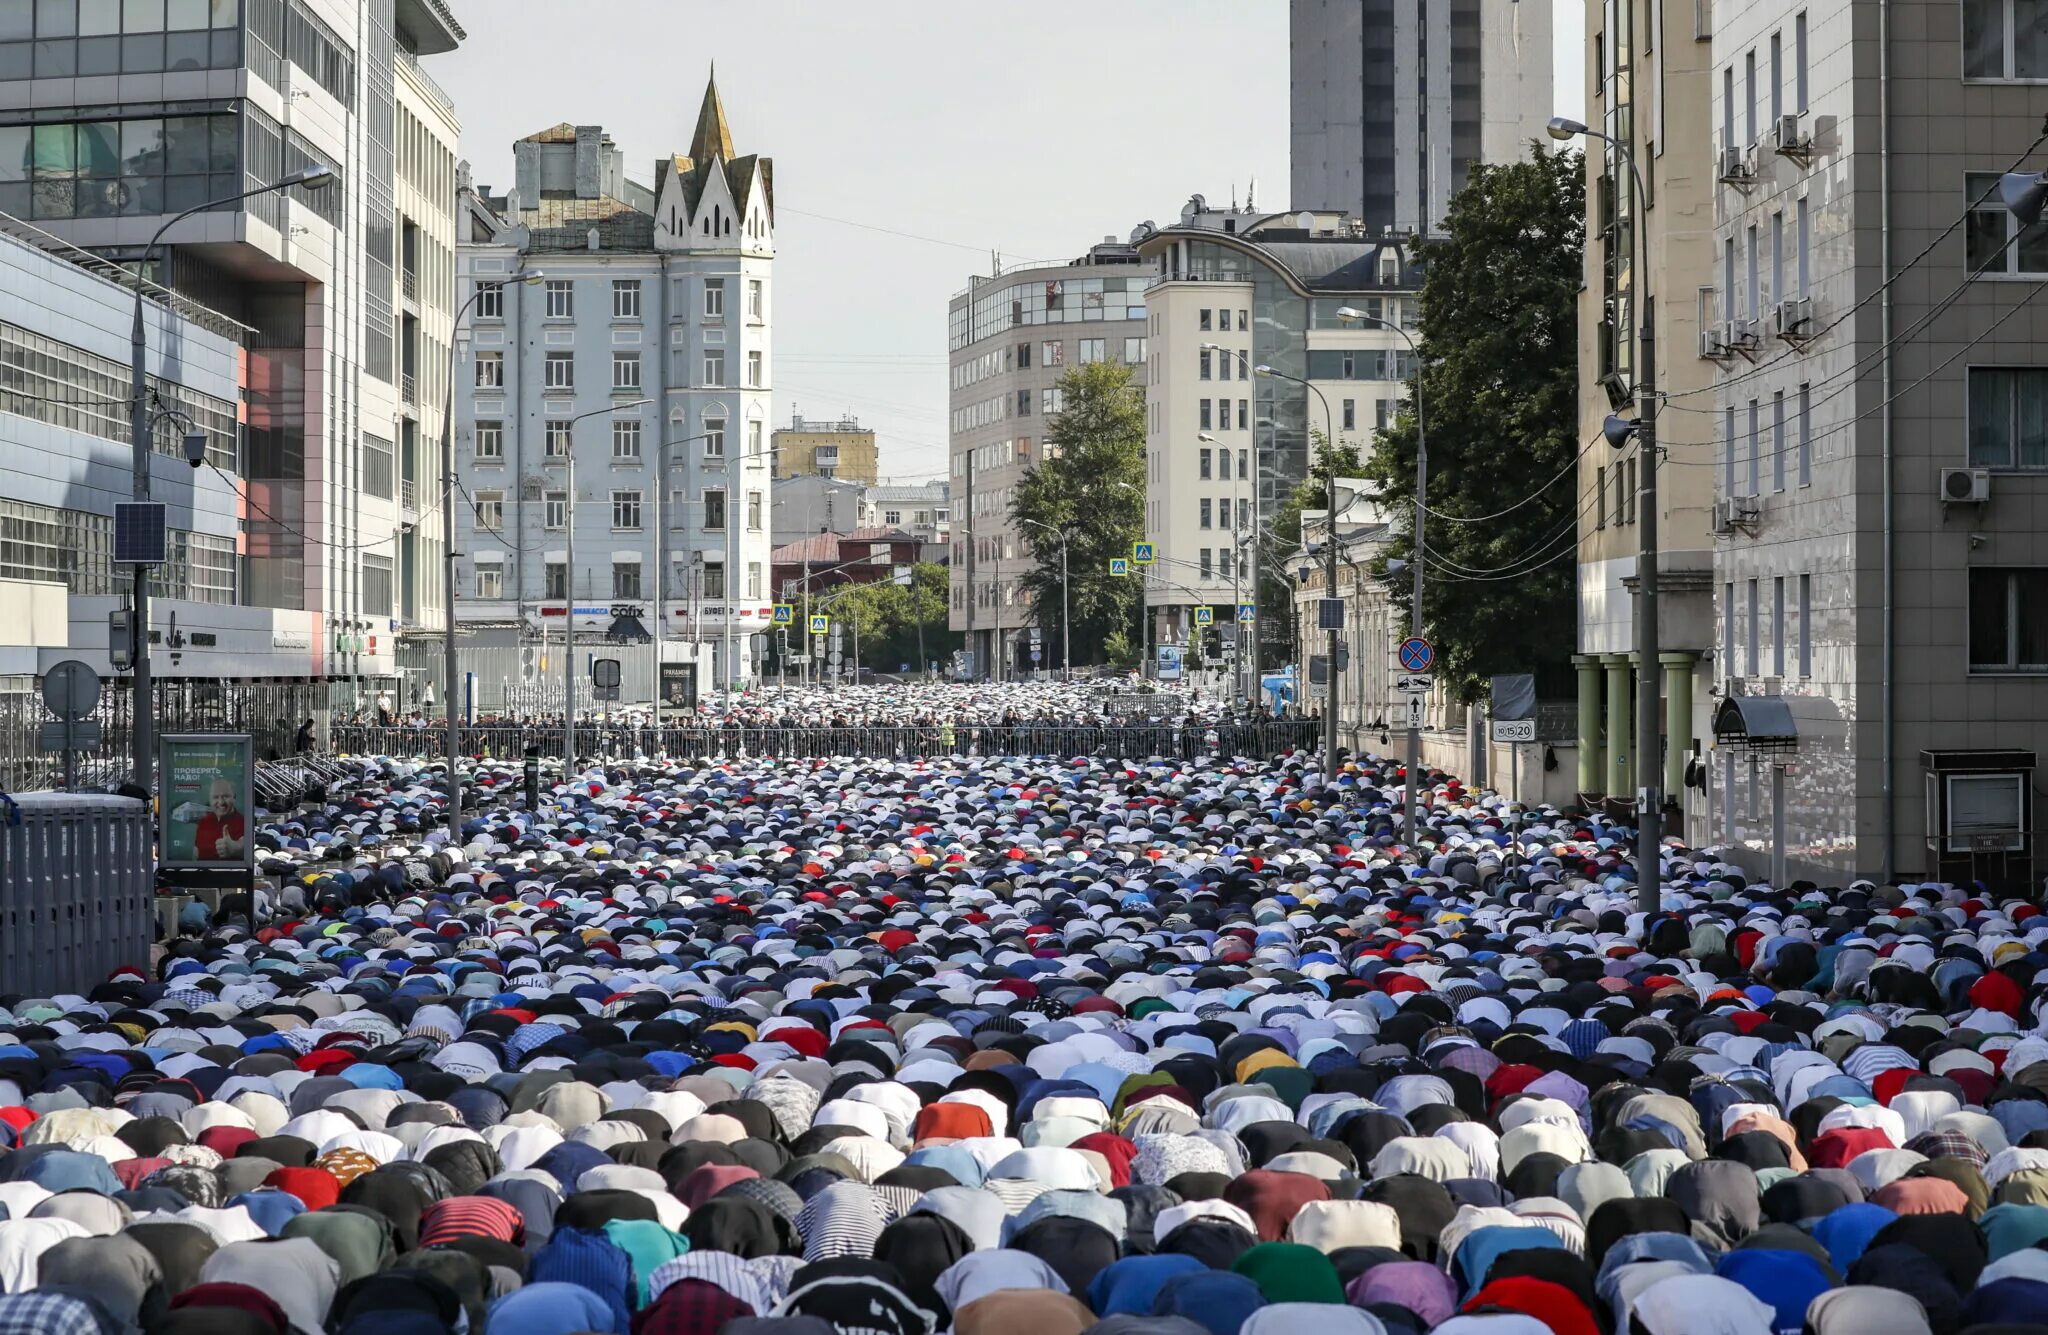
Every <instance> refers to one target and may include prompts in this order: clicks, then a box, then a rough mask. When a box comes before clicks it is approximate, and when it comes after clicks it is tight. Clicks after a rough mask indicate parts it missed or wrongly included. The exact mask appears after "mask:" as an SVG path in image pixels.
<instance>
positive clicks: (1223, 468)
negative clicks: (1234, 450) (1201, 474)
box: [1216, 450, 1230, 482]
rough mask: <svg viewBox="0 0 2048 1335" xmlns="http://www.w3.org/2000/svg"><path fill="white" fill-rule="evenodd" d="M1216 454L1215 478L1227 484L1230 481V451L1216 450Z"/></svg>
mask: <svg viewBox="0 0 2048 1335" xmlns="http://www.w3.org/2000/svg"><path fill="white" fill-rule="evenodd" d="M1216 454H1217V456H1218V457H1217V459H1216V476H1217V477H1219V478H1221V479H1222V480H1223V481H1225V482H1228V481H1230V451H1229V450H1218V451H1216Z"/></svg>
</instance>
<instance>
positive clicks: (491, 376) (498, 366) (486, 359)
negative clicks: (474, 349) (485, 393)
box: [476, 352, 505, 389]
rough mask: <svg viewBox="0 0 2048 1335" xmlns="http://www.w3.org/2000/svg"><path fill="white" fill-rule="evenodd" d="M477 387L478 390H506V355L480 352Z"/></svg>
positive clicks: (478, 355)
mask: <svg viewBox="0 0 2048 1335" xmlns="http://www.w3.org/2000/svg"><path fill="white" fill-rule="evenodd" d="M476 387H477V388H478V389H503V388H505V354H504V353H502V352H479V353H478V354H477V355H476Z"/></svg>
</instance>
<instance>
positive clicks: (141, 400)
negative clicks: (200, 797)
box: [128, 163, 334, 793]
mask: <svg viewBox="0 0 2048 1335" xmlns="http://www.w3.org/2000/svg"><path fill="white" fill-rule="evenodd" d="M333 181H334V172H333V170H332V169H331V168H328V167H324V166H321V165H319V164H317V163H316V164H314V165H313V166H309V167H302V168H300V169H299V170H298V171H295V172H288V173H286V174H285V175H283V176H280V177H279V178H278V179H277V180H275V181H272V182H270V184H268V185H259V186H257V187H255V188H254V189H252V190H244V191H242V192H241V193H239V194H233V195H222V196H221V197H220V198H219V199H210V200H208V201H207V202H206V203H204V204H195V205H193V206H192V207H191V208H189V209H186V210H185V211H184V212H183V213H180V214H177V215H175V216H173V217H172V218H170V219H169V220H168V221H166V222H165V223H164V225H163V226H161V227H159V228H157V229H156V234H155V235H154V236H152V237H150V238H149V244H148V245H146V246H144V247H143V248H142V258H141V259H140V260H138V261H137V262H136V265H135V322H134V324H133V326H132V327H131V328H130V330H129V333H128V384H129V390H128V392H129V396H130V398H129V404H128V435H129V443H130V444H131V445H132V447H133V450H134V461H133V463H132V464H131V466H130V467H131V471H132V474H133V476H132V479H131V485H132V490H131V493H130V494H131V495H132V496H133V497H134V499H136V500H138V501H147V500H149V456H150V444H149V433H150V429H151V427H152V425H153V424H154V419H153V418H152V416H151V414H150V411H149V373H148V370H147V368H146V367H145V366H144V364H143V357H144V354H145V353H146V352H147V348H146V346H145V344H144V340H143V334H142V285H143V284H144V283H145V282H147V281H149V280H147V279H145V278H144V277H143V276H142V274H143V271H144V270H145V269H147V268H149V257H150V255H151V254H153V253H154V252H155V250H156V247H157V243H158V242H159V241H161V240H163V239H164V233H165V232H168V231H170V230H171V228H173V227H175V226H177V225H178V224H179V223H181V222H183V221H185V219H187V218H189V217H191V216H192V215H193V214H195V213H204V212H206V211H207V210H208V209H217V208H219V207H220V206H221V205H223V204H233V203H236V202H237V201H239V200H244V199H248V198H250V197H251V196H252V195H267V194H269V193H271V192H272V191H274V190H289V189H291V188H292V187H293V186H300V187H303V188H304V189H307V190H319V189H321V188H323V187H325V186H327V185H330V184H332V183H333ZM157 286H159V287H161V288H162V289H163V290H164V291H165V292H169V291H170V289H169V287H168V286H166V285H162V284H158V285H157ZM130 625H131V627H132V634H131V635H130V637H129V638H130V639H132V640H133V641H134V646H135V648H134V661H135V678H134V682H133V685H134V688H135V694H134V702H133V712H134V715H135V720H134V732H135V784H136V786H137V787H139V788H141V789H142V790H143V791H144V792H145V793H146V792H148V791H149V790H150V784H151V780H152V778H153V777H154V770H155V764H154V759H155V758H154V757H153V756H152V755H151V752H150V739H151V734H152V733H153V732H154V731H155V724H156V717H155V715H156V710H155V700H154V694H153V690H152V684H151V680H150V673H149V567H148V566H147V565H145V564H143V563H141V562H137V563H136V566H135V617H134V620H133V621H132V622H131V623H130Z"/></svg>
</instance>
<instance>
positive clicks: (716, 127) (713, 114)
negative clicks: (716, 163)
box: [690, 63, 735, 166]
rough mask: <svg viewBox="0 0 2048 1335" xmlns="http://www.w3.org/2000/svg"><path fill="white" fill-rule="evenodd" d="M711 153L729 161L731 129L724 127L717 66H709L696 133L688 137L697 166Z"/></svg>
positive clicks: (707, 160) (709, 157) (708, 160)
mask: <svg viewBox="0 0 2048 1335" xmlns="http://www.w3.org/2000/svg"><path fill="white" fill-rule="evenodd" d="M713 155H716V156H718V157H721V158H723V159H725V160H726V161H727V162H731V161H732V160H733V157H734V156H735V155H734V153H733V151H732V131H731V130H730V129H728V128H726V124H725V104H724V103H723V102H721V101H719V100H718V66H717V64H716V63H714V64H713V65H712V67H711V77H710V79H709V81H707V82H706V83H705V85H704V106H703V108H702V109H701V110H700V111H698V113H697V133H696V134H695V135H694V136H692V137H691V139H690V159H691V161H693V162H695V163H696V164H697V165H699V166H703V165H704V164H706V163H708V162H710V161H711V159H712V157H713Z"/></svg>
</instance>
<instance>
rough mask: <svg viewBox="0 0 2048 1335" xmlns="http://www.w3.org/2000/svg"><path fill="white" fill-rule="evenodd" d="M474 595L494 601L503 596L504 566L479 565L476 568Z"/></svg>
mask: <svg viewBox="0 0 2048 1335" xmlns="http://www.w3.org/2000/svg"><path fill="white" fill-rule="evenodd" d="M476 596H477V597H478V598H481V599H485V600H488V601H493V602H495V601H496V600H498V599H500V598H503V597H504V596H505V567H503V566H487V565H479V566H478V567H477V568H476Z"/></svg>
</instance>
